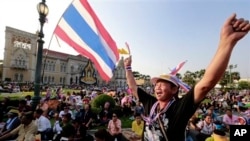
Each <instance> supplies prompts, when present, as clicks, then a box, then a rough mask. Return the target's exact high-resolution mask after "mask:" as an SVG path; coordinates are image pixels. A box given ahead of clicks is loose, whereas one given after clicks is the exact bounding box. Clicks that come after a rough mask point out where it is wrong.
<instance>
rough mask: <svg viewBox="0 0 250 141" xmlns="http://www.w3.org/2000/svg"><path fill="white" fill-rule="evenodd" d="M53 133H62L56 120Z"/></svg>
mask: <svg viewBox="0 0 250 141" xmlns="http://www.w3.org/2000/svg"><path fill="white" fill-rule="evenodd" d="M53 132H54V133H56V134H60V133H61V132H62V127H61V126H60V122H59V121H58V120H57V121H56V122H55V124H54V127H53Z"/></svg>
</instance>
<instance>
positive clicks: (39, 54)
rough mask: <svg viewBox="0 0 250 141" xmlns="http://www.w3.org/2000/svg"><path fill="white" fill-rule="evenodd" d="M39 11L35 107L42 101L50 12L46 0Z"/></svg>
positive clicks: (33, 101)
mask: <svg viewBox="0 0 250 141" xmlns="http://www.w3.org/2000/svg"><path fill="white" fill-rule="evenodd" d="M37 11H38V13H39V21H40V31H39V32H38V37H39V38H38V40H37V43H38V49H37V60H36V72H35V84H34V85H35V90H34V97H33V99H32V108H33V109H35V108H36V106H37V104H38V103H40V99H41V97H40V88H41V85H40V83H41V68H42V57H43V43H44V41H43V37H44V34H43V25H44V23H45V21H46V16H47V15H48V13H49V8H48V6H47V5H46V4H45V0H42V2H40V3H39V4H38V5H37Z"/></svg>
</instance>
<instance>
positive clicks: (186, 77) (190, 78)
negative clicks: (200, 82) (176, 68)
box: [182, 71, 195, 86]
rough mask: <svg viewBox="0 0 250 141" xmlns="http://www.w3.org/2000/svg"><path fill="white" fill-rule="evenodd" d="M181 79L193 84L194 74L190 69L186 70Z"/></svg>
mask: <svg viewBox="0 0 250 141" xmlns="http://www.w3.org/2000/svg"><path fill="white" fill-rule="evenodd" d="M182 81H183V82H185V83H187V84H188V85H189V86H194V85H195V74H194V73H193V72H191V71H186V72H185V73H184V75H183V78H182Z"/></svg>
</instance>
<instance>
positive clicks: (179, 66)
mask: <svg viewBox="0 0 250 141" xmlns="http://www.w3.org/2000/svg"><path fill="white" fill-rule="evenodd" d="M186 62H187V60H186V61H183V62H181V63H180V64H178V65H177V66H176V67H175V68H174V69H172V70H171V72H170V74H171V75H176V74H177V73H178V72H179V70H180V69H181V68H182V67H183V66H184V64H185V63H186Z"/></svg>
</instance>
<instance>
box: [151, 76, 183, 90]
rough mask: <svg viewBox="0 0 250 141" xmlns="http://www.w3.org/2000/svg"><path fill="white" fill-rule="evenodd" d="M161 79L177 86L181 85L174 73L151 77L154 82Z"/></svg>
mask: <svg viewBox="0 0 250 141" xmlns="http://www.w3.org/2000/svg"><path fill="white" fill-rule="evenodd" d="M159 80H165V81H168V82H170V83H172V84H174V85H175V86H176V87H179V84H178V81H177V78H176V76H174V75H171V74H162V75H160V76H159V77H153V78H152V79H151V82H152V83H153V84H156V82H157V81H159Z"/></svg>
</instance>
